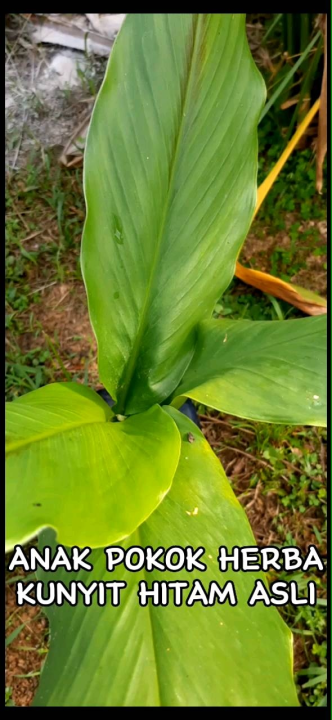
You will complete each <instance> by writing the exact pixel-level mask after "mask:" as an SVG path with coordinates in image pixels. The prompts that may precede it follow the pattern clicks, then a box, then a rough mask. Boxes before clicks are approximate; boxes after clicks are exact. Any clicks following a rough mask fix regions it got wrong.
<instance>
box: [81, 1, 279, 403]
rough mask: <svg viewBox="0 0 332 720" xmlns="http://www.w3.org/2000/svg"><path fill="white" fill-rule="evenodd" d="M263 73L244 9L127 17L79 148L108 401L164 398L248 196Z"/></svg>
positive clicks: (236, 237)
mask: <svg viewBox="0 0 332 720" xmlns="http://www.w3.org/2000/svg"><path fill="white" fill-rule="evenodd" d="M264 99H265V89H264V83H263V80H262V78H261V76H260V74H259V72H258V70H257V68H256V66H255V64H254V62H253V60H252V57H251V54H250V50H249V46H248V43H247V39H246V30H245V15H241V14H235V15H232V14H229V13H225V14H223V13H212V14H190V13H186V14H163V13H158V14H153V13H150V14H145V13H136V14H133V15H129V16H128V17H127V18H126V20H125V22H124V24H123V27H122V29H121V31H120V33H119V35H118V37H117V40H116V42H115V45H114V48H113V50H112V53H111V58H110V62H109V65H108V69H107V72H106V76H105V79H104V82H103V85H102V88H101V91H100V93H99V96H98V99H97V102H96V105H95V108H94V112H93V116H92V121H91V126H90V130H89V134H88V139H87V147H86V153H85V172H84V175H85V181H84V182H85V196H86V204H87V219H86V224H85V230H84V236H83V244H82V270H83V276H84V280H85V284H86V288H87V294H88V302H89V312H90V317H91V321H92V325H93V328H94V332H95V334H96V337H97V340H98V348H99V373H100V377H101V380H102V382H103V384H104V385H105V387H106V388H107V390H108V391H109V392H110V394H111V395H112V397H113V398H114V399H116V400H117V401H118V403H117V412H119V413H121V414H123V413H124V414H133V413H137V412H141V411H142V410H145V409H146V408H147V407H149V406H150V405H151V404H153V403H156V402H162V401H163V400H164V399H166V398H168V397H169V396H170V395H171V393H172V392H173V390H174V388H175V387H176V386H177V384H178V383H179V382H180V380H181V377H182V375H183V373H184V371H185V369H186V367H187V366H188V363H189V362H190V359H191V357H192V354H193V350H194V344H195V332H196V331H195V328H196V326H197V324H198V323H199V322H200V321H201V320H202V319H206V318H207V317H209V315H211V313H212V311H213V308H214V305H215V303H216V301H217V300H218V299H219V298H220V296H221V294H222V293H223V291H224V290H225V288H226V287H227V285H228V284H229V282H230V281H231V279H232V277H233V275H234V268H235V261H236V256H237V254H238V252H239V250H240V247H241V245H242V243H243V240H244V238H245V236H246V233H247V231H248V229H249V226H250V222H251V218H252V215H253V212H254V208H255V204H256V176H257V132H256V128H257V122H258V117H259V114H260V111H261V109H262V106H263V103H264Z"/></svg>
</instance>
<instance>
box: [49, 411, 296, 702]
mask: <svg viewBox="0 0 332 720" xmlns="http://www.w3.org/2000/svg"><path fill="white" fill-rule="evenodd" d="M170 412H171V414H172V417H174V419H176V422H177V423H178V427H179V429H180V432H181V436H182V453H181V458H180V462H179V466H178V469H177V471H176V475H175V478H174V482H173V485H172V488H171V490H170V492H169V494H168V495H167V496H166V498H165V500H164V501H163V502H162V504H161V505H160V506H159V507H158V509H157V510H156V511H155V512H154V513H153V514H152V515H151V516H150V518H149V519H148V521H147V522H146V523H144V524H143V525H141V526H140V528H139V529H138V530H137V531H136V532H135V533H134V534H133V535H132V536H131V537H130V538H128V539H127V540H126V541H125V543H124V544H123V545H124V547H126V548H128V547H130V546H134V545H136V546H137V545H140V546H143V547H146V546H150V547H152V548H155V549H157V548H158V547H164V548H169V547H172V546H180V547H183V548H185V547H187V546H192V547H193V548H199V547H204V548H205V555H204V558H201V560H203V562H205V563H206V565H207V569H206V571H204V572H199V571H193V572H185V571H180V572H176V573H175V572H170V571H165V572H162V571H152V572H145V573H144V572H143V571H139V572H128V571H126V570H125V569H124V567H123V565H121V566H118V567H117V568H116V569H115V570H114V571H113V572H112V573H108V572H106V571H105V562H106V559H105V555H104V553H103V551H102V550H99V551H94V552H93V553H92V555H91V557H90V558H89V560H91V562H92V564H93V565H94V570H93V571H92V572H89V573H86V572H81V573H78V574H77V573H75V576H74V575H68V573H66V572H62V571H60V572H56V573H52V574H47V573H44V572H43V573H42V574H41V576H40V577H41V579H42V580H43V581H48V580H61V581H62V582H64V583H66V584H68V583H69V582H70V580H72V579H75V580H80V581H82V582H84V583H85V584H86V585H87V586H88V585H90V583H91V582H93V581H94V580H103V581H109V582H112V581H114V580H121V581H125V582H127V587H126V588H125V589H123V590H122V595H121V603H120V605H119V606H118V607H112V606H111V604H110V602H108V603H107V604H106V605H105V606H104V607H99V606H98V605H97V604H96V602H94V603H93V604H92V605H91V606H90V607H85V606H84V605H83V602H79V604H78V605H77V606H76V607H71V606H70V605H67V604H65V605H63V606H62V607H56V606H55V605H53V606H52V607H49V608H48V609H47V614H48V615H49V618H50V622H51V648H50V651H49V654H48V657H47V661H46V665H45V668H44V670H43V672H42V675H41V682H40V687H39V690H38V693H37V697H36V699H35V705H37V706H43V707H47V706H58V707H63V706H73V707H74V706H76V707H84V706H97V707H105V706H124V705H125V706H141V707H145V706H160V705H162V706H179V705H180V706H184V707H195V706H252V707H256V706H258V707H261V706H273V705H276V706H287V705H291V706H296V705H297V704H298V702H297V698H296V692H295V687H294V683H293V677H292V641H291V633H290V631H289V630H288V628H287V627H286V625H285V624H284V622H283V620H282V619H281V616H280V615H279V613H278V611H277V610H276V608H273V607H269V608H268V607H265V606H264V605H263V604H262V603H258V604H256V605H255V606H254V607H248V605H247V600H248V599H249V597H250V594H251V591H252V589H253V587H254V582H255V580H256V579H257V578H259V577H260V578H261V579H263V580H264V578H263V576H262V575H261V574H258V573H255V572H234V571H231V570H229V571H227V572H220V571H219V569H218V562H217V557H218V548H219V546H221V545H226V546H227V547H228V548H229V550H230V551H231V549H232V547H233V546H235V545H237V546H255V545H256V543H255V540H254V537H253V534H252V532H251V529H250V526H249V523H248V521H247V518H246V516H245V513H244V511H243V509H242V507H241V506H240V504H239V503H238V501H237V500H236V498H235V496H234V494H233V492H232V490H231V488H230V485H229V483H228V481H227V479H226V477H225V475H224V472H223V470H222V467H221V465H220V463H219V461H218V460H217V458H216V456H215V455H214V453H213V452H212V450H211V449H210V448H209V445H208V443H207V442H206V440H205V439H204V438H203V436H202V435H201V433H200V432H199V430H198V429H197V427H196V426H195V425H194V424H193V423H192V422H191V421H190V420H188V419H187V418H185V417H184V416H182V415H180V413H178V412H177V411H176V410H172V409H171V410H170ZM44 542H45V544H50V539H49V537H46V538H45V540H44ZM53 544H54V541H53ZM196 579H199V580H200V581H201V582H202V583H203V586H204V587H205V588H206V589H208V587H209V583H210V582H217V583H219V585H221V586H223V585H224V584H225V583H226V582H227V581H229V580H231V581H233V582H234V585H235V588H236V592H237V598H238V604H237V605H235V606H233V607H232V606H230V605H229V604H228V603H225V604H222V605H219V604H218V603H216V604H215V605H213V606H210V607H204V606H203V605H202V604H200V603H195V604H194V605H193V606H191V607H188V606H186V604H185V603H184V604H183V605H182V606H181V607H175V606H174V605H173V603H172V602H170V603H169V605H168V606H166V607H161V606H159V607H155V606H153V605H151V604H149V605H148V606H146V607H140V606H139V604H138V597H137V589H138V583H139V582H140V581H141V580H145V581H146V582H147V583H148V585H149V587H151V584H152V582H153V581H155V580H158V581H164V582H165V581H166V582H174V581H177V580H180V581H183V580H185V581H187V582H189V584H190V585H191V584H192V583H193V581H194V580H196ZM187 596H188V591H184V598H185V599H186V597H187Z"/></svg>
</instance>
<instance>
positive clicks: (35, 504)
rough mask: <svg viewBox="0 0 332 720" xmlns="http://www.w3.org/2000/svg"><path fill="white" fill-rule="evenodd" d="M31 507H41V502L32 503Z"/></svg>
mask: <svg viewBox="0 0 332 720" xmlns="http://www.w3.org/2000/svg"><path fill="white" fill-rule="evenodd" d="M32 504H33V507H41V503H32Z"/></svg>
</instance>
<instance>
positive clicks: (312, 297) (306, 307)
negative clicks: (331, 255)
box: [235, 262, 327, 315]
mask: <svg viewBox="0 0 332 720" xmlns="http://www.w3.org/2000/svg"><path fill="white" fill-rule="evenodd" d="M235 275H236V277H237V278H239V280H242V281H243V282H245V283H246V284H247V285H252V287H254V288H257V290H261V291H262V292H265V293H267V294H268V295H273V297H276V298H279V299H280V300H285V301H286V302H288V303H290V304H291V305H294V307H297V308H299V310H302V312H304V313H306V314H307V315H324V314H325V313H326V312H327V302H326V300H325V298H322V297H320V295H318V294H317V293H314V292H311V290H306V289H305V288H302V287H300V286H299V285H293V284H291V283H288V282H285V281H284V280H280V279H279V278H277V277H274V276H273V275H269V274H268V273H265V272H261V271H260V270H251V268H246V267H243V265H241V264H240V263H239V262H237V263H236V271H235Z"/></svg>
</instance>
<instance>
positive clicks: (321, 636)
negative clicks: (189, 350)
mask: <svg viewBox="0 0 332 720" xmlns="http://www.w3.org/2000/svg"><path fill="white" fill-rule="evenodd" d="M260 134H261V137H260V141H261V160H260V168H259V179H260V180H261V179H263V177H264V176H265V175H266V173H267V171H268V170H269V168H270V167H271V166H272V165H273V163H274V162H275V161H276V159H277V157H278V156H279V154H280V150H281V147H280V139H277V137H276V136H274V135H273V130H272V128H271V127H270V126H269V117H267V118H266V121H265V123H264V127H263V131H262V130H261V131H260ZM314 179H315V169H314V160H313V154H312V151H311V150H308V149H307V150H304V151H301V152H298V153H295V154H294V155H293V157H292V158H291V159H290V160H289V161H288V163H287V165H286V167H285V169H284V170H283V172H282V173H281V175H280V177H279V179H278V181H277V182H276V183H275V185H274V187H273V189H272V191H271V193H270V194H269V196H268V197H267V199H266V200H265V202H264V204H263V206H262V208H261V210H260V213H259V216H258V218H257V220H256V221H255V223H254V225H253V227H252V230H251V235H254V236H255V238H258V239H259V238H262V239H263V240H264V239H265V238H266V235H267V233H268V234H271V235H274V234H275V235H278V234H280V233H281V234H282V233H287V237H288V241H287V244H283V243H281V244H280V245H278V244H277V245H276V246H275V247H274V248H273V251H272V252H271V253H268V252H266V251H264V247H263V250H259V252H258V253H257V254H255V253H254V254H251V256H250V263H251V264H252V265H255V266H256V267H258V268H259V267H261V264H262V263H264V262H265V263H267V264H268V268H269V270H270V272H272V273H274V274H277V275H279V277H282V278H284V279H289V278H291V277H293V276H294V275H296V274H297V273H299V272H301V271H302V270H303V269H304V268H305V267H306V264H307V261H308V257H309V256H310V257H312V256H313V257H314V258H318V260H319V261H322V270H323V271H324V270H325V265H324V263H325V252H326V247H325V244H324V242H323V240H322V235H321V233H320V231H319V228H318V223H319V222H324V221H325V213H326V211H325V207H326V198H325V195H323V196H322V197H320V196H318V195H317V194H316V193H315V190H314ZM6 205H7V232H6V277H7V283H6V351H7V352H6V398H7V399H8V400H12V399H14V398H15V397H18V396H19V395H21V394H23V393H25V392H28V391H29V390H33V389H36V388H38V387H41V386H42V385H44V384H46V383H49V382H52V381H54V380H61V379H62V380H64V379H69V378H71V379H78V380H80V381H84V382H91V377H92V376H91V371H90V365H89V362H87V364H85V365H84V367H81V368H80V369H79V370H77V352H76V351H75V350H74V349H73V347H71V346H69V347H65V348H64V347H63V346H61V343H60V342H59V340H58V337H57V335H56V333H55V334H53V335H52V336H50V335H48V333H47V332H46V330H45V322H44V318H45V319H46V317H47V314H48V312H49V307H48V297H49V293H50V292H51V291H52V289H53V288H55V287H58V286H60V285H61V284H64V285H66V287H67V286H68V287H73V288H74V289H75V292H76V290H77V288H79V287H80V288H81V273H80V266H79V250H80V237H81V232H82V225H83V219H84V201H83V194H82V172H81V170H80V169H76V170H70V171H66V170H64V169H60V168H59V167H58V166H57V165H56V163H55V161H54V157H53V156H52V154H50V153H45V152H44V151H43V150H42V149H40V150H39V151H38V152H37V153H35V154H34V155H33V156H31V158H30V161H29V163H28V165H27V167H26V168H25V170H24V171H18V172H16V173H15V174H13V175H12V176H11V178H10V179H9V181H8V183H7V189H6ZM310 223H311V224H310ZM278 237H279V235H278ZM248 243H249V240H248ZM263 245H264V243H263ZM262 269H264V268H262ZM312 289H315V288H312ZM68 300H69V296H66V295H65V296H64V300H63V307H64V306H65V305H66V303H67V302H68ZM215 314H216V316H218V317H219V316H221V317H228V318H234V319H238V318H246V319H252V320H275V321H279V320H280V319H284V318H290V317H300V316H301V313H300V311H298V310H297V309H296V308H293V307H291V306H290V305H288V304H287V303H284V302H282V301H279V300H275V299H274V298H270V297H268V296H265V295H263V294H262V293H259V292H258V291H254V290H252V289H251V288H249V287H246V286H244V285H243V284H242V283H240V282H239V281H238V280H236V279H234V280H233V282H232V283H231V285H230V287H229V288H228V290H227V292H226V293H225V294H224V296H223V297H222V298H221V299H220V301H219V303H218V304H217V306H216V308H215ZM75 341H80V336H73V337H72V342H73V343H74V342H75ZM91 352H92V353H93V350H91ZM200 412H201V414H202V416H203V420H202V423H203V427H204V430H205V432H206V434H207V436H208V437H209V439H211V444H212V446H213V447H214V449H215V451H216V453H217V454H218V456H219V457H220V458H221V459H222V462H223V464H224V466H225V468H226V471H227V474H228V476H229V478H230V481H231V483H232V485H233V487H234V489H235V491H236V493H237V495H238V497H239V498H240V500H241V502H243V504H244V506H245V507H246V510H247V513H248V516H249V518H250V521H251V522H252V525H253V528H254V531H256V530H257V532H261V533H263V535H262V537H263V538H264V540H265V543H267V542H268V541H269V537H272V538H273V540H274V542H276V543H278V544H280V545H294V544H298V545H299V546H301V547H303V548H304V547H305V546H306V544H307V543H308V542H309V541H312V542H315V544H317V547H318V548H320V551H321V552H322V553H325V552H326V542H327V541H326V477H325V476H326V470H325V444H326V432H325V431H324V430H321V429H311V428H310V429H308V428H294V427H284V426H275V425H269V424H264V423H251V422H247V421H240V420H238V419H235V418H231V417H225V416H222V415H219V414H217V413H215V412H213V411H212V412H210V411H208V410H207V409H206V408H200ZM204 417H207V418H208V419H207V420H206V421H205V420H204ZM218 428H219V430H218ZM220 428H222V432H221V431H220ZM209 434H210V435H209ZM241 458H242V459H243V460H244V465H243V468H242V470H239V469H238V468H239V461H240V460H241ZM236 468H237V471H236V472H233V470H234V469H236ZM259 503H261V504H262V503H263V505H262V508H263V509H262V510H260V509H259V507H260V506H259ZM264 503H265V505H264ZM266 507H271V508H272V510H271V514H270V515H269V516H268V517H267V513H266V512H265V510H264V508H266ZM264 523H265V524H264ZM278 577H279V579H283V577H282V574H279V576H278ZM285 579H287V580H290V579H291V578H290V577H289V574H288V576H287V577H286V578H285ZM296 579H297V581H298V583H299V587H300V588H302V591H303V592H304V591H305V586H306V582H307V579H308V578H307V577H306V576H304V575H303V573H300V574H299V575H298V576H296ZM11 581H12V578H11V577H10V576H9V575H8V577H7V584H8V586H9V585H10V583H11ZM317 587H318V594H319V602H318V604H317V605H316V607H314V608H309V607H306V606H302V607H297V608H296V607H292V606H290V605H289V606H287V607H285V608H283V609H282V614H283V615H284V617H285V620H286V622H287V623H288V624H289V626H290V627H291V628H292V629H293V632H294V635H295V646H296V649H297V658H298V660H297V667H296V670H297V674H296V682H297V685H298V689H299V694H300V699H301V702H302V704H304V705H309V706H315V705H320V704H322V703H323V702H324V697H325V695H326V600H325V596H326V578H325V576H320V577H317ZM14 620H15V622H14ZM17 623H18V624H17ZM22 624H23V623H22V622H21V623H20V622H19V618H17V617H16V615H15V616H13V617H11V618H9V626H8V633H9V637H11V639H10V644H9V647H16V646H17V642H18V641H19V639H20V632H21V631H22V632H23V627H22V628H21V631H18V630H17V627H19V626H20V625H22ZM15 632H17V635H16V637H14V636H13V633H14V634H15ZM29 642H30V641H29V639H26V640H25V644H24V646H23V647H24V649H23V650H22V648H20V652H23V653H28V652H29V648H30V650H31V651H32V650H33V649H34V650H35V651H36V648H35V647H34V646H33V647H32V646H31V645H29ZM39 650H40V651H41V654H43V653H45V652H46V651H45V646H44V645H42V646H41V648H39ZM39 650H38V648H37V652H38V651H39ZM31 654H32V652H31ZM29 667H30V666H29ZM31 673H34V671H33V670H31V669H29V672H27V673H26V672H22V673H18V674H16V677H17V680H19V678H22V679H23V678H25V679H27V678H31V677H32V675H31ZM38 673H39V669H38ZM38 673H37V674H38ZM15 682H16V681H15ZM12 693H13V688H12V686H11V685H9V686H8V687H6V705H11V704H13V697H12Z"/></svg>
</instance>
